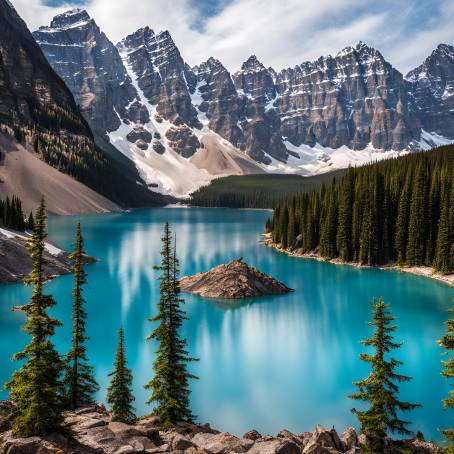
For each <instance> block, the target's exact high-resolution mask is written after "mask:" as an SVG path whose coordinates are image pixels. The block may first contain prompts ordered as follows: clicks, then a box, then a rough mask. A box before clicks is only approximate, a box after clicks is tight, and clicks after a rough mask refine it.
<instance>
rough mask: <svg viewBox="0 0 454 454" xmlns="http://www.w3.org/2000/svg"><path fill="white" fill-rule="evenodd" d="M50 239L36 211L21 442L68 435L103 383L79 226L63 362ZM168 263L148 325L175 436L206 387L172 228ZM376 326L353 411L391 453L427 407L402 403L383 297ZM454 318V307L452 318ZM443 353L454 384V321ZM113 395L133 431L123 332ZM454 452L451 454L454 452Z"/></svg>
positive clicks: (21, 374)
mask: <svg viewBox="0 0 454 454" xmlns="http://www.w3.org/2000/svg"><path fill="white" fill-rule="evenodd" d="M46 237H47V231H46V214H45V204H44V201H42V202H41V203H40V205H39V207H38V209H37V211H36V215H35V225H34V230H33V235H32V237H31V240H30V243H29V246H28V250H29V254H30V256H31V258H32V262H33V268H32V271H31V273H30V275H29V276H28V278H27V279H26V281H25V282H26V284H27V285H31V286H33V292H32V295H31V297H30V300H29V302H28V303H26V304H24V305H22V306H18V307H17V308H16V309H18V310H22V311H23V312H24V313H25V315H26V322H25V324H24V326H23V330H24V331H25V332H26V333H28V334H29V336H30V343H29V344H28V345H26V346H25V348H24V349H23V350H22V351H21V352H19V353H17V354H16V355H15V356H14V358H13V359H14V360H18V361H22V362H23V364H22V366H21V367H20V368H19V369H18V370H17V371H15V372H14V373H13V375H12V378H11V380H10V381H9V382H8V383H7V384H6V388H7V389H8V390H9V392H10V394H9V397H10V399H11V400H12V401H13V402H14V403H15V405H16V410H17V417H16V419H15V421H14V426H13V433H14V435H15V436H18V437H29V436H35V435H38V436H43V435H46V434H48V433H50V432H52V431H55V430H57V431H58V430H61V429H62V423H63V417H62V412H63V411H64V410H66V409H76V408H78V407H80V406H82V405H86V404H91V403H94V401H95V394H96V392H97V391H98V390H99V386H98V384H97V382H96V380H95V377H94V369H93V367H92V366H91V365H90V363H89V361H88V355H87V349H86V345H85V343H86V341H87V339H88V338H87V335H86V319H87V313H86V311H85V309H84V306H85V303H86V301H85V299H84V295H83V288H84V285H85V284H86V283H87V274H86V272H85V270H84V264H83V263H84V262H83V256H84V255H85V250H84V240H83V236H82V232H81V227H80V224H78V225H77V229H76V235H75V244H74V251H73V252H72V254H71V255H70V256H69V257H70V260H71V262H72V270H73V273H74V286H73V290H72V301H73V306H72V330H71V348H70V350H69V351H68V353H67V354H66V355H64V356H63V357H61V356H60V354H59V353H58V352H57V350H56V348H55V346H54V344H53V343H52V338H53V336H54V334H55V329H56V328H58V327H60V326H61V322H60V321H59V320H57V319H56V318H54V317H52V316H51V315H49V310H50V309H51V308H52V307H54V306H55V304H56V301H55V300H54V298H53V297H52V295H49V294H46V293H45V292H44V278H43V266H44V265H45V259H44V257H43V253H44V242H45V239H46ZM161 242H162V249H161V263H160V265H159V266H156V267H155V269H156V270H158V271H159V272H160V275H159V280H160V298H159V302H158V304H157V309H158V311H157V315H156V316H154V317H151V318H150V319H149V320H150V322H152V323H153V324H155V325H156V326H155V328H154V329H153V331H152V332H151V333H150V335H149V336H148V338H147V340H154V341H156V342H157V351H156V355H155V359H154V361H153V371H154V375H153V377H152V378H151V380H150V381H149V382H148V383H147V384H146V385H145V388H146V389H149V390H150V391H151V394H150V398H149V400H148V402H147V403H148V404H150V405H153V407H154V409H153V414H155V415H156V416H158V417H159V421H160V427H161V429H163V430H166V429H168V428H170V427H172V426H173V425H174V424H175V423H177V422H178V421H190V422H192V421H194V420H195V416H194V415H193V413H192V411H191V406H190V399H189V397H190V386H189V383H190V380H193V379H197V377H196V376H194V375H193V374H192V373H190V372H189V370H188V367H187V366H188V364H189V363H191V362H194V361H198V360H197V359H195V358H191V357H190V356H189V353H188V351H187V340H186V339H184V338H182V337H181V336H180V334H179V331H180V328H181V327H182V325H183V323H184V321H185V320H186V319H187V318H186V315H185V312H184V310H183V304H184V300H183V299H182V298H181V295H180V287H179V261H178V258H177V255H176V237H174V236H173V235H172V232H171V229H170V225H169V224H168V223H166V224H165V226H164V233H163V236H162V238H161ZM371 303H372V313H373V317H372V321H371V322H370V323H369V325H370V326H371V327H372V328H373V334H372V336H371V337H370V338H369V339H366V340H364V341H363V344H364V345H365V346H367V347H371V348H372V349H373V353H372V354H371V353H367V354H366V353H364V354H361V356H360V359H361V360H363V361H366V362H367V363H369V364H370V368H371V372H370V373H369V375H368V376H367V377H366V378H365V379H363V380H360V381H358V382H355V383H354V385H355V387H356V392H355V393H354V394H353V395H351V396H350V397H351V398H352V399H354V400H359V401H362V402H363V406H364V407H365V408H364V409H362V410H357V409H353V410H352V411H353V412H354V413H355V414H356V416H357V418H358V421H359V423H360V429H361V432H362V433H364V434H365V435H366V449H368V450H369V451H370V452H375V453H378V452H384V450H385V447H386V439H387V434H388V433H390V432H391V433H399V434H404V435H408V434H411V431H410V430H409V429H408V425H409V422H407V421H405V420H402V419H401V418H400V412H402V411H404V412H405V411H411V410H412V409H414V408H416V407H417V406H418V404H414V403H410V402H405V401H401V400H400V399H399V386H398V385H399V383H400V382H402V381H408V380H410V377H407V376H403V375H400V374H398V373H397V371H396V369H397V368H398V367H399V366H400V365H401V364H402V363H401V362H400V361H397V360H396V359H393V358H389V356H390V352H391V351H392V350H393V349H396V348H399V347H400V345H401V344H399V343H397V342H395V341H394V332H395V330H396V329H397V327H396V326H395V325H393V321H394V317H393V316H392V314H391V311H390V307H389V305H387V304H385V303H384V301H383V300H382V299H381V298H379V299H378V300H377V301H375V300H374V299H372V302H371ZM450 313H451V314H454V306H453V308H452V309H451V311H450ZM439 343H440V345H441V346H442V347H443V348H444V349H445V351H446V353H447V354H448V355H450V356H449V357H448V358H447V361H445V362H444V363H443V372H442V373H443V375H444V376H445V377H446V378H447V379H452V378H453V377H454V356H452V350H453V349H454V317H451V318H449V319H448V322H447V331H446V334H445V336H444V337H443V338H442V339H441V340H440V341H439ZM110 376H111V380H110V384H109V387H108V390H107V402H108V404H109V405H110V411H111V418H112V420H113V421H120V422H124V423H127V424H133V423H134V422H135V421H136V419H137V416H136V414H135V410H134V405H133V402H134V395H133V392H132V389H131V385H132V378H133V376H132V371H131V369H129V368H128V366H127V356H126V350H125V342H124V332H123V329H122V328H120V329H119V332H118V345H117V349H116V353H115V359H114V366H113V372H112V373H111V374H110ZM444 405H445V407H446V408H454V391H450V395H449V397H448V398H447V399H446V400H445V401H444ZM443 434H444V435H445V436H446V438H447V440H448V441H449V442H450V443H451V444H450V447H449V448H447V449H448V451H447V452H453V451H452V450H453V449H454V431H453V429H452V428H448V429H447V430H445V431H443ZM449 450H451V451H449Z"/></svg>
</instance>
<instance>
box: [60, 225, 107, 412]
mask: <svg viewBox="0 0 454 454" xmlns="http://www.w3.org/2000/svg"><path fill="white" fill-rule="evenodd" d="M84 255H85V250H84V239H83V237H82V233H81V230H80V223H78V224H77V229H76V239H75V247H74V252H73V253H72V254H71V255H70V257H69V258H70V260H71V261H72V264H73V273H74V289H73V292H72V298H73V311H72V322H73V327H72V341H71V342H72V347H71V350H70V351H69V352H68V354H67V363H68V364H67V369H66V375H65V379H64V383H65V388H66V390H65V391H66V392H65V397H66V400H67V403H68V406H69V408H71V409H73V410H75V409H76V408H77V407H78V406H80V405H83V404H89V403H92V402H93V397H94V394H95V393H96V391H98V389H99V386H98V384H97V383H96V380H95V378H94V374H93V367H92V366H90V365H89V364H88V359H87V355H86V347H85V341H86V340H87V339H88V338H87V336H86V335H85V320H86V318H87V313H86V312H85V310H84V304H85V300H84V298H83V285H84V284H86V282H87V273H86V272H85V270H84V263H83V259H84Z"/></svg>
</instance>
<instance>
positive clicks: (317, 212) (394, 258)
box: [266, 145, 454, 274]
mask: <svg viewBox="0 0 454 454" xmlns="http://www.w3.org/2000/svg"><path fill="white" fill-rule="evenodd" d="M266 229H267V231H269V232H272V239H273V241H274V242H275V243H279V244H281V245H282V247H284V248H291V249H299V250H300V251H301V252H302V253H308V252H315V253H317V254H318V255H320V256H322V257H325V258H328V259H332V258H340V259H341V260H343V261H345V262H357V263H360V264H364V265H383V264H388V263H397V264H399V265H408V266H430V267H433V268H434V269H435V270H436V271H437V272H439V273H443V274H449V273H452V272H454V146H453V145H449V146H444V147H440V148H438V149H434V150H431V151H428V152H424V153H423V152H419V153H412V154H409V155H406V156H403V157H399V158H396V159H390V160H385V161H382V162H377V163H374V164H371V165H368V166H365V167H360V168H349V169H348V171H347V173H346V174H345V176H344V177H343V178H342V179H341V180H340V181H333V182H332V183H331V184H330V185H323V186H322V187H321V188H320V189H319V190H315V191H312V192H304V193H302V194H298V195H296V196H295V197H293V198H292V199H291V200H287V201H286V202H284V203H281V204H280V205H278V206H277V207H276V209H275V211H274V214H273V216H272V218H271V219H270V220H268V222H267V225H266Z"/></svg>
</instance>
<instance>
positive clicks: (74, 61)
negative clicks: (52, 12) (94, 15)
mask: <svg viewBox="0 0 454 454" xmlns="http://www.w3.org/2000/svg"><path fill="white" fill-rule="evenodd" d="M33 36H34V38H35V39H36V42H37V43H38V44H39V45H40V47H41V49H42V50H43V52H44V53H45V54H46V56H47V59H48V60H49V63H50V64H51V65H52V67H53V68H54V69H55V71H56V72H57V73H58V74H59V75H60V77H61V78H62V79H63V80H64V82H65V83H66V85H67V86H68V88H69V89H70V90H71V92H72V93H73V94H74V98H75V100H76V102H77V104H78V105H79V106H80V109H81V112H82V114H83V115H84V117H85V118H86V119H87V121H88V122H89V123H90V125H91V127H92V128H93V129H94V130H95V131H97V132H103V133H105V132H106V131H113V130H115V129H117V128H118V127H119V126H120V124H121V122H120V119H119V117H118V114H120V115H122V116H123V117H124V116H126V107H127V106H128V105H129V104H130V103H131V101H132V100H133V99H134V98H135V95H136V91H135V89H134V87H133V86H132V84H131V80H130V79H129V77H128V75H127V73H126V70H125V68H124V66H123V62H122V60H121V58H120V55H119V53H118V50H117V48H116V47H115V46H114V45H113V44H112V43H111V42H110V41H109V40H108V39H107V37H106V35H104V33H102V32H101V30H100V29H99V27H98V26H97V25H96V23H95V21H94V20H93V19H91V18H90V17H89V16H88V14H87V12H86V11H84V10H79V9H76V10H72V11H69V12H67V13H64V14H61V15H59V16H56V17H55V18H54V19H53V20H52V22H51V24H50V27H41V28H40V29H39V30H38V31H36V32H34V33H33ZM117 112H118V114H117Z"/></svg>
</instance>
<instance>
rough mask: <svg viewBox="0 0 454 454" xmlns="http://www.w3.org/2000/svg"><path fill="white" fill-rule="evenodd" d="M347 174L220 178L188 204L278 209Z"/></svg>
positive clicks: (203, 189)
mask: <svg viewBox="0 0 454 454" xmlns="http://www.w3.org/2000/svg"><path fill="white" fill-rule="evenodd" d="M344 173H345V170H336V171H334V172H330V173H329V174H322V175H314V176H310V177H302V176H300V175H282V174H258V175H231V176H228V177H223V178H217V179H215V180H214V181H212V182H211V183H210V184H209V185H208V186H204V187H201V188H199V189H198V190H197V191H195V192H193V193H192V194H191V196H190V198H189V200H188V203H189V204H191V205H194V206H200V207H229V208H275V207H276V206H277V205H279V204H280V203H282V202H284V201H285V200H288V199H289V198H290V197H292V196H294V195H295V194H298V193H300V192H303V191H311V190H314V189H317V188H319V187H320V186H321V185H322V184H323V183H327V182H330V181H331V180H332V179H333V178H340V177H341V176H342V175H343V174H344Z"/></svg>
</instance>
